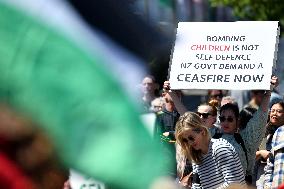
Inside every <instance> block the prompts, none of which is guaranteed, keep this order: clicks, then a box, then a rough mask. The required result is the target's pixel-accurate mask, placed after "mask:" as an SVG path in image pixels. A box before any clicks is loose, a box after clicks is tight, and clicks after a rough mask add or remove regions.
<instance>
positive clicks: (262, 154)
mask: <svg viewBox="0 0 284 189" xmlns="http://www.w3.org/2000/svg"><path fill="white" fill-rule="evenodd" d="M269 154H270V152H269V151H267V150H259V151H257V152H256V153H255V160H256V161H257V160H259V159H260V158H263V159H264V160H267V158H268V157H269Z"/></svg>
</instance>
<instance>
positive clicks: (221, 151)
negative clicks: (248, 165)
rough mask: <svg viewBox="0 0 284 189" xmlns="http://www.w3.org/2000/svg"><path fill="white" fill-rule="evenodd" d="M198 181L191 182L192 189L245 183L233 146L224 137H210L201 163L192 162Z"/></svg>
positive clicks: (211, 188)
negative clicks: (206, 151)
mask: <svg viewBox="0 0 284 189" xmlns="http://www.w3.org/2000/svg"><path fill="white" fill-rule="evenodd" d="M192 166H193V173H194V174H195V173H197V174H198V175H199V178H200V183H199V184H198V183H192V189H201V188H202V189H213V188H214V189H216V188H218V189H219V188H220V189H221V188H226V187H227V186H229V185H230V184H232V183H237V184H242V185H244V184H245V174H244V170H243V167H242V165H241V162H240V158H239V156H238V154H237V152H236V150H235V148H234V147H233V146H232V145H231V144H230V143H229V142H227V141H226V140H225V139H222V138H220V139H211V141H210V144H209V149H208V153H207V154H206V155H204V156H203V157H202V163H201V164H194V163H193V165H192Z"/></svg>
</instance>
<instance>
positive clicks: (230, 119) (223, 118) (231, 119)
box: [219, 116, 234, 123]
mask: <svg viewBox="0 0 284 189" xmlns="http://www.w3.org/2000/svg"><path fill="white" fill-rule="evenodd" d="M219 119H220V122H225V121H226V120H227V121H228V122H230V123H232V122H233V121H234V118H233V117H227V118H226V117H225V116H220V117H219Z"/></svg>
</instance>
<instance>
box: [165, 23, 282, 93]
mask: <svg viewBox="0 0 284 189" xmlns="http://www.w3.org/2000/svg"><path fill="white" fill-rule="evenodd" d="M278 36H279V28H278V22H277V21H242V22H180V23H179V24H178V28H177V35H176V41H175V45H174V48H173V54H172V59H171V64H170V69H169V73H170V78H169V81H170V83H171V88H172V89H228V90H252V89H264V90H267V89H269V87H270V78H271V75H272V69H273V66H274V64H275V61H276V57H277V46H278Z"/></svg>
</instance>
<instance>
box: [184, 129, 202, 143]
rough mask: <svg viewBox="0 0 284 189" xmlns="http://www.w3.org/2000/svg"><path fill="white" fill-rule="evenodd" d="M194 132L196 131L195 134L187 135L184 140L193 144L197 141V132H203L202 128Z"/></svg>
mask: <svg viewBox="0 0 284 189" xmlns="http://www.w3.org/2000/svg"><path fill="white" fill-rule="evenodd" d="M194 132H195V135H194V136H191V135H188V136H187V137H185V138H183V139H182V142H184V143H188V144H193V143H194V142H195V137H196V134H198V133H201V130H194Z"/></svg>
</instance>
